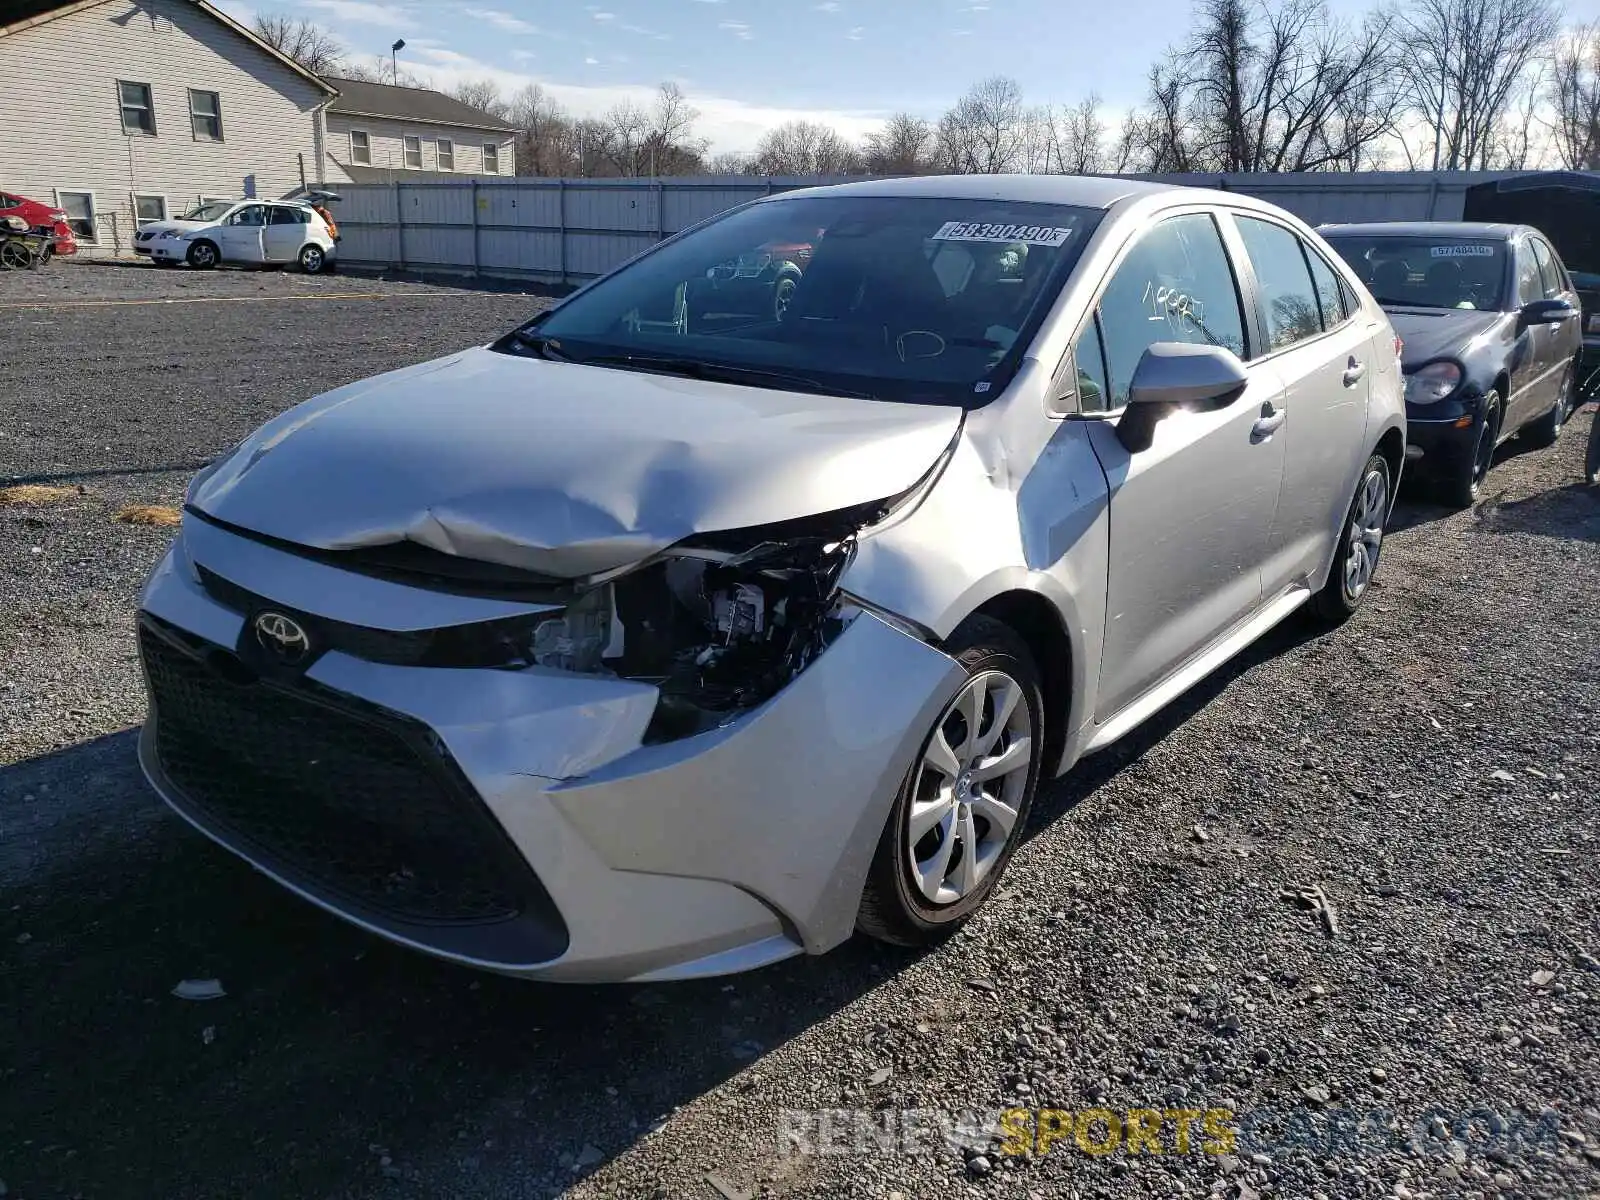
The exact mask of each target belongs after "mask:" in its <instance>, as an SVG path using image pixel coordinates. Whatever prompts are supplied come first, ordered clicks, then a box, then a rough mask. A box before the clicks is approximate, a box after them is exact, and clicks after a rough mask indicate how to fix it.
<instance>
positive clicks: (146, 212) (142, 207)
mask: <svg viewBox="0 0 1600 1200" xmlns="http://www.w3.org/2000/svg"><path fill="white" fill-rule="evenodd" d="M133 216H134V221H135V223H136V224H138V225H139V226H141V227H142V226H144V225H145V224H146V223H147V222H150V221H165V220H166V219H167V198H166V197H165V196H140V195H138V194H135V195H134V197H133Z"/></svg>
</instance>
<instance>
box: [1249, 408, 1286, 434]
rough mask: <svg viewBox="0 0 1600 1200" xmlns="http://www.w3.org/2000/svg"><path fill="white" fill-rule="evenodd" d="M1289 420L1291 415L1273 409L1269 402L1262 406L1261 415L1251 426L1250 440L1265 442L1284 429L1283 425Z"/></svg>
mask: <svg viewBox="0 0 1600 1200" xmlns="http://www.w3.org/2000/svg"><path fill="white" fill-rule="evenodd" d="M1288 419H1289V414H1288V413H1286V412H1284V411H1283V410H1282V409H1276V408H1273V407H1272V401H1271V400H1268V401H1267V402H1266V403H1265V404H1263V405H1262V406H1261V415H1260V416H1259V417H1257V418H1256V423H1255V424H1254V425H1252V426H1250V440H1251V441H1252V442H1264V441H1266V440H1267V439H1268V438H1269V437H1271V436H1272V435H1273V434H1275V433H1277V432H1278V430H1280V429H1282V428H1283V423H1284V422H1285V421H1287V420H1288Z"/></svg>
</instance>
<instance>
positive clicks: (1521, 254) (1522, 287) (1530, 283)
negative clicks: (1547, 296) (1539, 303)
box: [1517, 242, 1544, 304]
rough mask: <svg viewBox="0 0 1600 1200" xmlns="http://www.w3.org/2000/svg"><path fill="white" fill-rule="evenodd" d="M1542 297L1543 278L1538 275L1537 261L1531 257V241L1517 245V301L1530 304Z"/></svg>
mask: <svg viewBox="0 0 1600 1200" xmlns="http://www.w3.org/2000/svg"><path fill="white" fill-rule="evenodd" d="M1543 299H1544V280H1543V279H1541V278H1540V277H1539V263H1538V260H1536V259H1535V258H1534V257H1533V246H1532V243H1531V242H1523V243H1522V245H1520V246H1518V247H1517V303H1518V304H1532V303H1533V302H1534V301H1535V300H1543Z"/></svg>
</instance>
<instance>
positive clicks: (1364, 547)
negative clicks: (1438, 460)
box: [1344, 468, 1389, 600]
mask: <svg viewBox="0 0 1600 1200" xmlns="http://www.w3.org/2000/svg"><path fill="white" fill-rule="evenodd" d="M1388 519H1389V480H1388V477H1387V476H1386V475H1385V474H1384V473H1383V472H1382V471H1381V470H1378V469H1376V468H1374V469H1372V470H1369V471H1368V472H1367V477H1366V478H1365V479H1363V480H1362V481H1361V491H1360V492H1359V493H1357V495H1356V503H1355V511H1354V512H1352V513H1351V515H1350V531H1349V534H1348V535H1347V538H1346V543H1345V560H1344V588H1345V593H1346V594H1347V595H1348V596H1349V597H1350V599H1352V600H1359V599H1360V598H1361V595H1362V593H1364V592H1365V591H1366V590H1367V585H1368V584H1369V583H1371V582H1372V576H1373V574H1374V573H1376V571H1377V569H1378V552H1379V551H1380V550H1381V549H1382V548H1383V526H1384V523H1385V522H1386V521H1387V520H1388Z"/></svg>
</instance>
